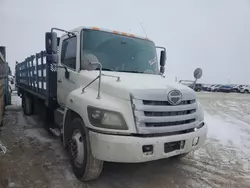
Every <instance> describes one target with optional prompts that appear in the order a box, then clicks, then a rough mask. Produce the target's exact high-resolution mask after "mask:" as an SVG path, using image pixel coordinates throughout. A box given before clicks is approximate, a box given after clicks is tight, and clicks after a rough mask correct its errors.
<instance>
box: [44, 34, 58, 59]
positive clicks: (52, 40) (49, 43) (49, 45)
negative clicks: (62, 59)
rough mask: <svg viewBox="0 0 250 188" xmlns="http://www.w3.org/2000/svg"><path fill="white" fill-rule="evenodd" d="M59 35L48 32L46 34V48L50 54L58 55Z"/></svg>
mask: <svg viewBox="0 0 250 188" xmlns="http://www.w3.org/2000/svg"><path fill="white" fill-rule="evenodd" d="M57 43H58V40H57V34H56V32H46V33H45V48H46V52H47V53H48V54H53V53H54V54H56V53H57Z"/></svg>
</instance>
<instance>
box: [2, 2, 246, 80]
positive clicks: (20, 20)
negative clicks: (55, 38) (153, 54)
mask: <svg viewBox="0 0 250 188" xmlns="http://www.w3.org/2000/svg"><path fill="white" fill-rule="evenodd" d="M0 23H1V26H0V45H1V46H6V47H7V61H8V62H9V64H10V67H11V69H12V70H13V72H14V67H15V62H16V61H19V62H21V61H23V60H24V59H25V58H26V57H28V56H30V55H32V54H35V53H36V52H39V51H41V50H44V48H45V44H44V43H45V42H44V41H45V39H44V33H45V32H47V31H49V30H50V28H51V27H59V28H62V29H66V30H70V29H73V28H76V27H78V26H95V27H100V28H105V29H111V30H119V31H123V32H129V33H133V34H136V35H142V36H144V32H143V30H142V27H141V24H142V25H143V26H144V29H145V31H146V34H147V36H148V37H149V38H150V39H151V40H153V41H154V42H155V44H156V45H158V46H165V47H166V48H167V54H168V59H167V62H166V72H165V75H166V76H167V77H168V78H169V79H171V80H175V77H177V79H178V80H180V79H182V80H193V71H194V69H195V68H198V67H199V68H202V70H203V76H202V78H201V80H200V82H203V83H222V84H227V83H231V84H250V0H155V1H152V0H126V1H121V0H105V1H103V0H91V1H90V0H88V1H87V0H70V1H69V0H0Z"/></svg>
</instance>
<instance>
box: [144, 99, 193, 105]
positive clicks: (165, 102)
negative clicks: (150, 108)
mask: <svg viewBox="0 0 250 188" xmlns="http://www.w3.org/2000/svg"><path fill="white" fill-rule="evenodd" d="M142 102H143V104H144V105H155V106H172V104H170V103H169V102H168V101H149V100H143V101H142ZM193 103H195V100H184V101H181V103H180V104H179V105H187V104H193Z"/></svg>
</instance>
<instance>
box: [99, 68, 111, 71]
mask: <svg viewBox="0 0 250 188" xmlns="http://www.w3.org/2000/svg"><path fill="white" fill-rule="evenodd" d="M95 70H100V68H96V69H95ZM102 70H103V71H115V70H113V69H108V68H102Z"/></svg>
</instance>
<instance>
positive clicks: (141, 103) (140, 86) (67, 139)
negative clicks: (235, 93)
mask: <svg viewBox="0 0 250 188" xmlns="http://www.w3.org/2000/svg"><path fill="white" fill-rule="evenodd" d="M55 30H58V29H52V31H51V32H48V33H46V52H45V53H46V64H47V67H49V70H47V77H48V76H49V77H48V78H47V80H49V82H47V86H46V88H47V89H48V88H49V90H50V93H48V94H47V95H46V96H50V99H47V98H46V97H44V98H45V99H44V101H45V102H44V104H45V105H47V108H50V109H52V110H50V111H53V112H54V117H53V118H54V121H55V122H56V124H57V125H58V128H59V129H60V132H61V135H62V140H63V143H64V146H65V148H66V149H67V151H68V152H69V154H70V156H71V164H72V168H73V171H74V173H75V175H76V177H77V178H78V179H80V180H82V181H88V180H92V179H95V178H97V177H98V176H99V174H100V173H101V171H102V166H103V161H110V162H121V163H139V162H146V161H153V160H157V159H162V158H168V157H174V156H184V155H185V154H187V153H189V152H191V151H193V150H196V149H198V148H199V147H201V146H203V144H204V142H205V139H206V137H207V125H206V124H205V122H204V113H203V109H202V106H201V105H200V104H199V102H198V101H197V98H196V94H195V92H194V90H192V89H191V88H188V87H186V86H184V85H182V84H179V83H175V82H171V81H169V80H168V79H167V78H165V76H163V73H164V65H165V60H166V49H165V48H164V47H157V46H156V45H155V44H154V42H153V41H151V40H149V39H147V38H144V37H139V36H135V35H132V34H128V33H124V32H119V31H110V30H104V29H100V28H96V27H94V28H87V27H79V28H77V29H74V30H72V31H64V30H60V31H64V32H65V34H64V35H62V36H61V37H60V39H58V38H57V34H56V33H55V32H54V31H55ZM156 48H160V49H161V50H162V51H161V56H160V64H159V63H158V58H157V53H156ZM17 66H19V67H22V66H21V65H17ZM37 66H39V65H38V64H37ZM23 67H25V66H23ZM42 67H43V66H42ZM17 69H18V68H17ZM16 72H17V76H16V78H17V87H18V88H19V93H20V95H21V96H24V98H25V99H24V100H23V101H24V103H25V104H24V105H23V106H24V108H25V106H26V108H29V112H31V109H32V106H31V105H32V104H33V103H34V101H35V100H34V98H36V97H37V96H38V95H37V96H36V97H35V94H34V92H33V94H32V93H31V92H29V90H28V89H25V88H24V85H22V84H21V85H20V84H19V83H20V79H21V78H20V74H19V73H18V70H16ZM19 72H20V71H19ZM51 72H53V73H51ZM55 72H56V74H55ZM37 75H39V74H37ZM52 78H53V79H52ZM36 80H39V79H38V78H37V79H36ZM48 84H50V86H49V85H48ZM34 85H35V84H34ZM36 85H37V86H38V85H39V84H36ZM34 89H35V90H37V91H38V90H39V89H36V88H34ZM35 90H34V91H35ZM27 101H29V102H27ZM50 104H53V105H50ZM24 110H25V109H24ZM29 114H32V113H29Z"/></svg>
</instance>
